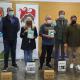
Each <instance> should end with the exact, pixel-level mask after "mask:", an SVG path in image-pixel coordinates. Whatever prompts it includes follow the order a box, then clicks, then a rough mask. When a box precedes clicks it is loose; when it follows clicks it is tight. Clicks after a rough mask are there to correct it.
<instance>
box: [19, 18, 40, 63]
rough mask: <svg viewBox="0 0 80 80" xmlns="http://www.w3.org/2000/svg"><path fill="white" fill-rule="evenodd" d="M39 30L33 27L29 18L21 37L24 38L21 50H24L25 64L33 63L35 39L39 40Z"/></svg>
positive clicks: (22, 29)
mask: <svg viewBox="0 0 80 80" xmlns="http://www.w3.org/2000/svg"><path fill="white" fill-rule="evenodd" d="M37 36H38V34H37V29H36V27H34V26H33V20H32V18H31V17H27V19H26V21H25V26H24V27H22V28H21V32H20V37H21V38H22V45H21V49H22V50H24V60H25V64H26V63H27V62H30V61H32V51H33V50H34V49H35V48H36V42H35V39H36V38H37Z"/></svg>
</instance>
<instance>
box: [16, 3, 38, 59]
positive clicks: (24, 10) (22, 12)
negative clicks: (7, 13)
mask: <svg viewBox="0 0 80 80" xmlns="http://www.w3.org/2000/svg"><path fill="white" fill-rule="evenodd" d="M38 11H39V5H35V4H16V16H17V17H18V18H19V21H20V27H22V26H24V25H25V22H23V20H25V19H26V18H27V17H28V16H29V17H31V18H33V23H34V26H36V28H37V31H38V26H39V25H38V24H39V22H38V14H39V12H38ZM20 29H21V28H20ZM21 42H22V39H21V38H20V31H19V33H18V38H17V50H16V59H23V58H24V52H23V50H21ZM33 54H34V55H33V59H38V39H36V49H35V50H33Z"/></svg>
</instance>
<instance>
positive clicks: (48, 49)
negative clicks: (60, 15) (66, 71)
mask: <svg viewBox="0 0 80 80" xmlns="http://www.w3.org/2000/svg"><path fill="white" fill-rule="evenodd" d="M52 23H53V22H52V18H51V16H46V17H45V23H44V24H42V25H41V27H40V32H39V35H40V37H42V53H41V56H40V67H39V69H42V67H43V63H44V61H45V57H46V53H47V57H46V66H48V67H49V68H52V66H51V64H50V61H51V54H52V51H53V47H54V32H55V31H54V26H53V25H52Z"/></svg>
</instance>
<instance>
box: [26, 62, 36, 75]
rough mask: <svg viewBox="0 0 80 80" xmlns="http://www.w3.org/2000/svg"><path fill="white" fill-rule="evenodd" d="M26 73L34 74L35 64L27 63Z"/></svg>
mask: <svg viewBox="0 0 80 80" xmlns="http://www.w3.org/2000/svg"><path fill="white" fill-rule="evenodd" d="M26 71H27V73H33V74H34V73H36V63H35V62H27V65H26Z"/></svg>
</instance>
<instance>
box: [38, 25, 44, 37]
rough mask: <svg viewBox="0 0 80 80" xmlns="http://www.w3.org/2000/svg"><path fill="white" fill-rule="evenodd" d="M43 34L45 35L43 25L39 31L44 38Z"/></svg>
mask: <svg viewBox="0 0 80 80" xmlns="http://www.w3.org/2000/svg"><path fill="white" fill-rule="evenodd" d="M43 34H44V27H43V25H41V26H40V30H39V36H42V35H43Z"/></svg>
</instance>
